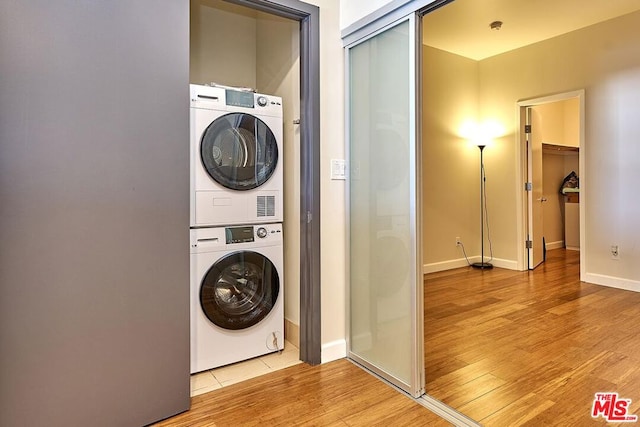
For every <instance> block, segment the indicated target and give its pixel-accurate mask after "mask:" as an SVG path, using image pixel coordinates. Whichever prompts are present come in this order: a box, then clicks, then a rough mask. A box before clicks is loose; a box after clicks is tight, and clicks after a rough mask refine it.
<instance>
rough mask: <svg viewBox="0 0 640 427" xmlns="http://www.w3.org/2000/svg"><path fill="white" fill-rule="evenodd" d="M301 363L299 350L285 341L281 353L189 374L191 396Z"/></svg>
mask: <svg viewBox="0 0 640 427" xmlns="http://www.w3.org/2000/svg"><path fill="white" fill-rule="evenodd" d="M298 363H302V362H301V361H300V351H299V350H298V348H297V347H295V346H294V345H293V344H291V343H290V342H289V341H285V343H284V350H282V352H281V353H278V352H276V353H271V354H266V355H264V356H260V357H256V358H254V359H249V360H246V361H244V362H238V363H234V364H232V365H227V366H222V367H220V368H215V369H210V370H208V371H203V372H199V373H197V374H193V375H191V396H192V397H193V396H197V395H199V394H203V393H207V392H209V391H213V390H217V389H219V388H222V387H226V386H229V385H231V384H236V383H239V382H240V381H245V380H248V379H250V378H255V377H259V376H260V375H264V374H268V373H269V372H274V371H277V370H280V369H284V368H288V367H289V366H293V365H297V364H298Z"/></svg>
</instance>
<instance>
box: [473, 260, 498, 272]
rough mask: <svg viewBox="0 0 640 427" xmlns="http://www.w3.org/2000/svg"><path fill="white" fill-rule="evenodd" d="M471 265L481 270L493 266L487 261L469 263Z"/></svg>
mask: <svg viewBox="0 0 640 427" xmlns="http://www.w3.org/2000/svg"><path fill="white" fill-rule="evenodd" d="M471 267H473V268H479V269H481V270H490V269H492V268H493V264H491V263H488V262H474V263H473V264H471Z"/></svg>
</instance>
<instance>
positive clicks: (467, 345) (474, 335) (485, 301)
mask: <svg viewBox="0 0 640 427" xmlns="http://www.w3.org/2000/svg"><path fill="white" fill-rule="evenodd" d="M472 3H475V4H472ZM556 3H557V5H563V6H566V5H567V4H568V3H571V2H556ZM512 4H513V2H512ZM520 6H522V4H520ZM508 7H509V5H508V4H507V3H505V4H502V5H501V7H498V8H495V9H491V10H490V11H487V10H485V9H486V5H485V6H484V7H483V6H482V5H480V3H479V2H466V1H464V0H456V1H455V2H452V3H450V4H448V5H446V6H444V7H442V8H441V9H439V10H437V11H435V12H433V13H432V14H428V15H426V16H425V19H424V20H423V30H424V34H425V43H424V46H423V52H424V64H423V65H424V76H425V78H424V80H423V98H424V104H423V120H424V127H423V136H424V138H423V153H424V157H423V176H424V204H425V205H424V212H425V222H424V238H423V241H424V244H425V246H424V248H423V252H424V255H425V258H424V267H425V268H424V270H425V272H426V273H429V274H427V275H426V279H425V326H424V330H425V357H426V361H425V366H426V379H427V380H426V391H427V393H429V394H432V395H433V396H434V397H436V398H440V399H441V400H443V401H444V402H445V403H448V404H449V405H451V406H453V407H455V408H456V409H460V410H461V411H462V412H464V413H467V414H469V415H472V414H473V415H472V416H473V418H474V419H476V420H479V421H481V422H487V423H490V421H489V420H491V421H497V418H496V417H493V418H491V416H492V414H489V413H482V411H483V410H484V409H486V408H489V407H490V405H491V404H493V403H496V402H497V401H498V400H499V398H502V397H505V395H502V394H501V393H502V392H504V391H505V390H508V391H513V390H514V387H513V383H512V382H511V381H514V382H515V381H519V382H520V384H523V383H524V382H526V381H527V380H523V378H524V375H523V374H522V373H523V372H524V370H525V368H526V369H529V368H531V369H532V371H535V370H538V369H539V368H540V367H539V366H536V363H538V362H537V361H536V357H534V356H532V353H529V354H526V353H525V352H529V350H533V349H534V346H535V345H531V344H532V342H529V343H524V342H523V341H524V337H529V336H533V335H537V334H538V333H540V335H538V338H537V339H536V340H538V339H539V341H538V344H541V343H542V342H543V341H544V340H549V343H551V342H560V341H561V340H562V339H563V337H562V336H557V337H556V336H554V333H553V332H552V331H550V330H549V329H547V334H546V335H545V333H544V332H540V330H541V329H544V328H549V325H550V324H551V323H546V322H547V321H549V322H553V321H556V320H557V319H559V318H561V317H562V316H563V315H564V314H567V312H564V313H561V311H562V309H556V308H553V307H550V306H548V307H546V308H544V309H542V310H540V311H538V310H539V309H541V308H542V307H543V306H544V304H547V303H550V304H551V301H552V300H553V299H555V298H558V299H559V300H562V299H567V300H572V301H573V300H576V301H580V302H582V301H584V300H581V298H582V297H583V296H584V292H591V291H594V290H595V289H597V288H594V287H592V286H591V285H586V284H584V283H583V284H580V277H584V269H585V265H586V262H585V261H584V257H585V253H586V252H587V250H585V235H586V232H585V230H584V225H583V230H580V231H581V232H580V238H579V245H578V247H579V248H580V249H582V250H580V251H579V252H578V251H570V250H569V251H565V249H557V250H556V249H552V248H553V247H554V246H561V245H564V246H567V240H569V239H567V238H566V234H567V231H566V230H564V222H565V219H564V218H563V217H562V215H565V216H566V208H567V206H563V205H564V204H565V203H566V202H565V199H564V198H565V197H569V196H565V195H560V194H559V189H560V185H561V184H562V181H563V179H564V178H565V177H566V175H568V174H569V173H570V172H571V171H573V170H574V169H577V170H575V172H576V173H577V174H579V178H580V183H584V182H585V177H586V176H587V172H589V171H587V170H586V169H585V167H584V165H585V150H586V149H588V150H589V153H590V155H591V156H593V154H592V153H593V151H591V149H592V147H594V145H595V144H593V142H595V141H594V140H596V139H598V141H597V144H598V145H599V147H600V149H601V151H600V155H601V156H602V159H605V158H606V160H603V162H605V163H606V162H610V163H613V159H611V158H610V154H609V153H607V151H606V149H607V146H610V145H611V144H610V141H609V140H608V135H609V134H610V135H615V134H616V133H617V131H618V129H617V128H618V126H619V121H618V120H619V117H618V115H616V114H615V113H612V114H611V116H612V118H614V120H611V121H610V123H609V122H608V123H607V124H606V126H603V127H602V128H603V129H605V128H606V129H607V133H605V132H602V133H601V134H600V133H598V132H594V130H593V129H591V133H590V134H589V135H590V136H589V141H588V143H589V145H588V146H587V147H585V145H584V135H585V130H584V128H585V125H584V123H585V115H584V102H585V101H584V93H583V94H582V95H579V94H577V93H574V94H573V96H572V97H571V96H569V97H567V96H566V95H565V98H579V99H581V100H580V103H581V104H582V105H581V107H580V108H581V113H580V114H581V116H580V123H581V124H580V127H581V131H580V132H581V135H582V136H581V137H580V138H581V139H580V144H579V147H577V148H578V150H579V151H578V152H577V156H578V162H577V163H578V166H577V168H576V167H575V166H571V167H570V170H568V171H567V173H566V174H564V171H563V172H562V173H559V172H556V175H557V176H556V178H554V179H553V180H549V184H550V187H554V189H553V195H554V197H556V199H557V205H556V210H560V209H563V208H564V209H565V211H564V212H563V211H560V215H558V217H559V218H556V219H557V222H556V225H557V226H558V229H557V230H556V231H558V232H559V233H561V234H560V235H559V236H558V235H556V237H553V236H551V235H550V236H551V237H550V238H549V239H547V242H546V243H549V244H550V245H549V246H550V248H549V249H550V252H553V253H551V254H550V255H552V256H551V258H552V261H553V263H547V264H546V265H544V266H543V267H541V268H540V269H536V270H535V271H527V269H528V266H527V252H526V251H525V249H524V248H525V240H526V237H527V232H526V231H527V227H526V224H527V210H528V205H526V204H525V203H524V200H523V198H524V194H525V188H524V183H525V182H527V180H526V179H524V177H525V171H526V167H525V165H526V163H525V160H526V156H525V151H526V150H525V149H524V148H522V147H523V146H522V145H521V144H520V141H521V137H520V133H522V134H524V129H519V128H520V127H521V124H522V127H523V125H524V124H525V120H524V118H523V119H522V120H521V121H520V119H519V117H520V110H519V109H520V105H519V104H517V102H518V100H523V99H525V100H528V101H529V102H530V101H532V100H534V99H536V100H538V101H539V100H543V99H544V100H546V101H547V102H548V101H561V100H564V99H563V98H556V99H550V98H549V97H547V95H548V94H550V93H558V92H562V91H570V90H574V89H575V88H576V87H578V88H579V87H587V88H588V90H589V92H588V94H589V102H590V104H589V105H590V107H589V111H591V112H592V111H593V110H592V106H593V108H597V109H598V110H599V114H596V113H593V112H592V113H591V114H593V115H592V116H590V117H591V118H592V120H593V121H591V122H590V125H589V127H590V128H591V127H595V128H596V129H598V131H600V124H599V123H595V122H597V121H598V120H596V119H597V118H600V117H603V116H607V113H606V111H603V110H604V108H603V109H600V108H601V107H600V105H598V104H601V103H602V102H601V101H600V99H609V97H611V98H612V99H617V98H616V96H618V93H617V92H616V93H615V94H613V93H610V92H612V91H611V90H610V87H611V86H614V87H615V88H616V89H617V88H618V86H615V85H612V83H611V81H615V82H616V83H617V80H616V78H617V76H618V75H620V74H622V75H625V77H626V74H625V73H628V74H629V75H632V74H634V73H635V71H634V70H635V65H633V66H629V70H625V67H626V66H627V65H626V63H623V62H624V61H623V59H622V54H621V55H620V56H621V58H620V63H616V64H612V65H611V66H609V65H608V64H609V62H608V61H609V58H611V55H610V54H609V53H608V52H606V50H607V48H608V47H609V46H611V44H615V45H616V46H619V50H620V51H621V52H622V51H623V50H624V48H626V47H627V46H629V43H630V42H628V41H627V40H626V38H625V37H624V36H620V37H618V36H617V35H616V34H618V31H617V30H616V27H617V26H620V25H621V24H624V26H625V27H629V28H631V27H633V26H637V25H638V19H640V16H639V15H638V12H634V13H630V14H629V15H624V14H623V15H621V16H620V15H618V17H616V16H611V15H605V14H603V16H609V17H610V18H614V19H611V21H607V22H593V23H591V24H590V25H588V26H586V27H583V28H579V29H577V28H574V29H571V30H568V31H565V33H557V34H555V35H553V36H549V37H547V38H543V39H539V40H536V41H532V42H531V44H525V45H520V46H511V47H509V48H508V49H506V50H501V51H492V52H490V53H488V54H487V53H486V52H480V51H478V52H480V53H478V52H475V53H474V52H470V50H473V49H472V48H473V46H477V45H479V46H480V47H481V48H483V49H484V48H486V49H487V50H491V49H492V46H493V45H492V42H491V40H495V41H496V42H504V41H505V40H508V41H513V40H515V39H516V37H515V34H514V32H517V30H518V29H522V28H527V29H528V30H530V32H531V33H534V32H535V31H534V30H533V29H532V28H531V27H532V26H533V27H536V26H537V25H539V24H537V25H536V23H535V22H533V23H532V21H534V20H533V16H534V15H535V13H527V12H528V11H524V10H520V11H519V12H518V13H515V15H519V16H522V17H523V19H525V20H526V21H528V22H516V21H514V19H516V18H514V16H515V15H514V14H510V13H509V10H508ZM503 8H504V10H503ZM632 10H637V7H636V8H635V9H632ZM447 11H452V12H451V13H449V12H447ZM487 12H489V13H487ZM629 12H630V11H627V12H624V13H629ZM549 13H550V12H549V11H548V10H545V14H547V15H548V14H549ZM603 13H604V12H603ZM553 15H556V16H561V14H553ZM506 17H511V19H512V21H508V20H507V19H506ZM500 19H504V25H503V26H502V29H499V30H492V27H491V25H490V24H492V23H493V22H494V21H497V20H500ZM529 24H531V25H529ZM508 25H509V27H507V26H508ZM507 28H509V29H508V30H507ZM483 31H486V34H484V33H483ZM454 35H455V36H456V37H453V36H454ZM609 35H611V36H609ZM448 37H450V38H449V39H448V41H447V38H448ZM598 38H606V39H607V43H608V44H607V46H606V47H604V46H603V47H602V49H600V47H601V46H600V45H598V49H596V50H594V43H593V40H597V39H598ZM470 39H473V40H470ZM476 42H477V45H476ZM498 44H499V43H498ZM465 49H466V50H465ZM586 51H593V52H594V54H593V55H591V56H590V59H589V60H588V61H587V60H585V58H584V57H583V56H582V55H580V52H586ZM475 54H478V55H479V56H474V55H475ZM616 59H617V58H616ZM594 64H603V65H598V66H594ZM604 64H607V65H606V66H605V65H604ZM621 69H622V70H624V71H620V70H621ZM618 79H620V78H618ZM621 86H622V85H621ZM581 96H582V98H580V97H581ZM597 96H599V97H601V98H597ZM596 99H598V100H596ZM526 102H527V101H525V104H523V105H522V106H523V107H524V106H526V105H527V104H526ZM616 102H617V101H616ZM612 104H613V102H612ZM514 105H518V107H517V108H518V111H517V113H516V111H514ZM528 105H531V104H528ZM514 113H516V114H514ZM523 115H524V114H523ZM488 119H495V120H497V121H498V122H500V123H501V124H502V125H503V128H504V129H503V131H502V132H501V133H498V134H497V135H496V136H495V138H494V140H493V142H494V145H492V146H488V147H487V148H486V150H485V162H486V177H487V181H486V186H487V192H488V194H489V197H488V200H487V205H488V212H489V215H490V217H491V219H490V223H491V232H492V238H493V248H494V257H495V258H496V259H495V260H494V261H493V263H494V264H495V265H496V266H497V267H498V268H497V269H495V270H497V271H491V272H477V271H475V272H474V271H473V270H471V269H469V268H466V267H465V266H466V265H467V261H466V259H465V253H463V248H460V247H459V246H458V245H457V242H458V241H459V240H460V241H461V242H462V243H464V249H465V250H466V255H470V258H471V257H474V256H477V255H478V254H479V252H480V247H481V246H480V241H481V237H480V227H478V219H479V218H480V211H479V207H478V190H477V187H478V179H477V174H478V150H477V148H475V147H473V146H472V145H471V144H470V143H469V141H468V140H469V137H468V136H467V135H465V134H464V133H463V132H462V128H463V126H462V125H463V124H464V122H465V121H467V120H470V121H474V122H482V121H484V120H488ZM607 119H608V117H607ZM603 121H604V120H603ZM554 139H555V138H554ZM543 142H544V141H543ZM546 142H550V143H553V142H554V141H553V139H549V140H547V141H546ZM559 145H561V144H557V143H553V144H548V145H547V147H546V149H545V150H544V151H546V152H547V154H550V155H552V156H556V158H555V159H552V160H550V162H549V165H551V164H552V163H554V162H555V163H556V164H558V163H563V166H565V165H564V163H565V160H567V159H565V154H563V155H562V156H563V157H561V156H560V155H558V154H551V153H552V151H553V150H554V149H555V150H558V147H557V146H559ZM553 146H556V147H555V148H554V147H553ZM572 150H573V148H572V149H571V150H567V151H572ZM542 151H543V150H542V148H541V155H542V154H544V153H542ZM568 156H575V154H573V153H572V154H568V153H567V154H566V157H568ZM598 160H599V159H596V157H592V158H591V161H592V162H591V163H590V165H591V166H592V167H593V164H594V163H596V162H597V161H598ZM572 162H575V157H574V160H572ZM574 164H575V163H574ZM542 167H544V164H543V165H542ZM591 172H592V173H590V174H589V177H590V179H592V181H589V182H588V183H589V184H590V185H595V184H597V181H596V180H595V179H594V178H592V177H593V175H599V178H600V180H607V179H608V178H607V177H606V176H603V174H601V173H600V172H599V171H598V170H594V169H591ZM549 175H550V174H549ZM614 175H615V174H614ZM557 179H559V182H558V181H557ZM585 188H586V186H585ZM589 188H590V187H589ZM550 192H551V190H548V191H547V193H549V194H548V196H551V193H550ZM589 194H591V195H594V197H595V194H596V193H595V191H594V192H592V193H589ZM579 197H580V199H579V200H580V203H577V205H578V206H579V207H578V211H579V212H580V214H579V215H578V216H579V217H580V221H579V222H580V223H582V224H584V206H583V204H584V200H585V199H584V194H583V193H581V194H580V196H579ZM597 197H598V198H600V194H598V195H597ZM540 198H543V196H542V195H541V196H540ZM590 200H591V203H593V198H590ZM538 203H547V204H548V202H542V200H541V201H539V202H538ZM561 203H562V204H561ZM592 207H596V208H597V205H592ZM590 215H591V218H594V217H596V216H597V212H594V210H591V211H590ZM591 221H592V220H591ZM549 222H550V221H549ZM590 230H591V231H592V233H591V235H590V236H589V237H591V239H594V238H596V237H597V236H596V234H598V233H596V232H594V230H595V227H593V228H591V229H590ZM606 238H607V239H609V237H606ZM540 240H541V239H540ZM602 240H604V239H602ZM569 246H573V245H571V244H569ZM601 246H602V247H605V245H601ZM608 247H609V246H608V245H607V246H606V252H607V253H606V257H607V258H609V257H610V256H609V254H608ZM587 249H588V247H587ZM598 251H600V252H602V251H603V250H602V248H600V249H598ZM595 252H596V251H595V250H592V251H591V252H589V257H590V259H591V260H595V259H596V253H595ZM601 258H604V256H601ZM604 262H609V261H608V260H604V261H603V263H604ZM614 262H618V261H614ZM554 268H557V269H558V270H560V269H563V268H566V269H567V271H570V274H568V275H567V276H563V277H562V278H557V277H556V278H555V279H554V278H553V277H551V276H545V274H546V273H548V272H549V271H550V270H553V269H554ZM519 270H520V271H519ZM563 274H564V273H563ZM554 280H557V281H554ZM518 281H521V282H519V286H514V287H511V286H512V285H515V284H516V283H518ZM474 290H475V291H479V292H477V293H474V292H471V291H474ZM436 300H439V301H440V304H437V303H435V301H436ZM514 303H515V305H511V304H514ZM574 304H575V305H578V304H577V303H574ZM564 319H565V320H569V319H571V318H570V317H569V316H567V317H564ZM527 324H529V327H530V328H534V329H537V330H536V331H534V330H533V329H527V327H526V325H527ZM522 326H525V327H524V328H522ZM559 326H561V325H559ZM514 331H518V333H514ZM568 333H571V331H568ZM513 343H516V344H514V345H513V346H512V344H513ZM580 345H582V343H581V344H580ZM551 347H553V346H552V345H550V346H549V347H548V348H547V349H548V350H549V351H552V352H553V351H555V350H552V348H551ZM496 349H499V353H501V354H497V353H496ZM523 350H524V351H525V352H523ZM559 351H561V350H559ZM494 356H495V357H494ZM538 356H539V359H538V361H541V360H543V358H544V357H550V358H555V357H556V356H557V354H553V353H551V354H550V355H548V354H539V355H538ZM511 364H512V365H511ZM508 365H511V366H512V367H513V368H514V369H513V370H512V371H510V372H507V369H506V366H508ZM515 365H520V366H519V367H516V366H515ZM524 365H529V366H528V367H525V366H524ZM489 366H490V368H489V369H487V370H485V368H487V367H489ZM570 369H571V368H570ZM570 369H568V370H570ZM539 373H540V374H542V370H540V371H539ZM469 374H471V375H469ZM474 374H477V375H475V376H473V375H474ZM531 378H533V377H531ZM553 379H556V378H548V380H553ZM503 381H504V382H503ZM547 382H548V381H547ZM536 387H537V385H536V383H535V381H533V382H531V383H530V384H527V385H526V386H525V387H523V389H522V390H520V391H518V393H520V392H522V393H524V392H532V391H533V390H535V389H536ZM478 392H481V393H482V395H479V394H474V393H478ZM490 396H493V397H494V399H493V401H491V402H490V400H491V399H490ZM523 396H524V394H522V395H520V397H523ZM498 397H499V398H498ZM465 399H466V401H464V400H465ZM510 403H513V402H510ZM501 404H502V403H501ZM483 406H484V408H483ZM491 410H493V411H495V412H496V413H498V412H500V411H503V415H505V414H506V413H507V412H508V410H504V407H494V408H491ZM467 411H468V412H467ZM505 416H506V415H505ZM540 419H542V418H540ZM504 420H506V419H504ZM511 421H513V420H511ZM514 423H515V422H505V425H506V424H514Z"/></svg>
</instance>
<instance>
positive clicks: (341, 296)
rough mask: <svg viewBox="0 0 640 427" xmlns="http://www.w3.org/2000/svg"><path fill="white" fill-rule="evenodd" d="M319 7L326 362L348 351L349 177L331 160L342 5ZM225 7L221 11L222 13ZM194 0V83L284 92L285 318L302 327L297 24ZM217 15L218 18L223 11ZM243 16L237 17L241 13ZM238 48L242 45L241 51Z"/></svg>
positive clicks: (339, 87) (336, 129)
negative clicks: (336, 173)
mask: <svg viewBox="0 0 640 427" xmlns="http://www.w3.org/2000/svg"><path fill="white" fill-rule="evenodd" d="M307 3H309V4H313V5H316V6H319V8H320V36H321V38H320V67H321V69H320V127H321V141H320V145H321V153H320V156H321V170H320V173H321V184H320V186H321V209H322V210H321V218H320V224H321V233H322V240H321V242H320V243H321V263H322V265H321V271H320V274H321V299H322V313H321V317H322V339H321V341H322V360H323V362H326V361H330V360H334V359H337V358H340V357H344V356H345V355H346V341H345V322H346V319H345V295H346V290H345V289H346V288H345V286H346V285H345V283H346V282H345V280H346V279H345V277H346V260H345V257H346V253H345V245H346V240H345V239H346V223H345V221H346V219H345V217H346V208H345V192H344V190H345V181H332V180H330V179H329V177H330V159H333V158H338V159H340V158H342V159H343V158H344V157H345V154H344V149H345V148H344V88H343V86H344V84H343V82H344V68H343V50H342V41H341V38H340V22H339V2H337V1H335V0H310V1H307ZM214 7H215V9H216V10H217V9H221V11H217V12H216V11H215V10H214ZM229 8H235V6H233V5H229V4H227V3H224V2H221V1H219V0H218V1H214V0H192V28H193V30H194V31H195V34H196V35H195V36H194V37H195V38H197V39H194V38H192V41H191V43H192V52H191V81H192V82H193V83H207V82H210V81H211V80H213V81H216V82H218V83H221V84H227V85H237V86H248V87H253V88H257V89H258V91H261V92H265V93H270V94H275V95H278V96H282V97H283V100H284V102H283V104H284V105H283V107H284V116H285V118H284V131H285V207H284V209H285V212H284V214H285V223H286V224H285V232H286V233H287V236H285V262H286V268H285V316H286V318H287V319H288V320H289V321H291V322H293V323H295V324H299V320H300V309H299V260H298V257H299V212H298V211H299V192H300V179H299V176H300V173H301V171H300V167H299V165H300V162H299V155H300V151H299V134H298V129H297V126H293V124H292V121H293V119H294V118H299V102H297V100H299V92H298V91H299V83H298V79H299V74H298V69H299V60H298V51H297V50H298V49H299V46H298V40H297V39H296V37H295V36H294V33H296V34H297V33H298V31H297V30H298V28H299V27H298V24H294V25H293V26H291V25H287V24H286V23H283V20H280V19H277V18H273V17H268V16H265V15H263V14H257V13H256V14H253V13H250V14H247V12H246V11H244V10H237V9H229ZM216 14H218V15H219V16H216ZM238 14H239V15H240V16H237V15H238ZM238 46H243V48H242V49H239V48H238Z"/></svg>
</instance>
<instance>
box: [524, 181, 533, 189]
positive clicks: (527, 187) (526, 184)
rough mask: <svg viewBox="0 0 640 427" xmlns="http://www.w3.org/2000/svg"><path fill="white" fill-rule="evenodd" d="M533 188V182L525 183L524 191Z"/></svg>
mask: <svg viewBox="0 0 640 427" xmlns="http://www.w3.org/2000/svg"><path fill="white" fill-rule="evenodd" d="M532 189H533V184H531V183H530V182H525V183H524V191H531V190H532Z"/></svg>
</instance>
